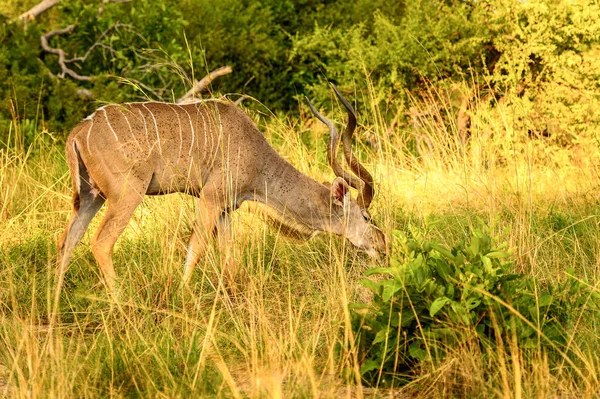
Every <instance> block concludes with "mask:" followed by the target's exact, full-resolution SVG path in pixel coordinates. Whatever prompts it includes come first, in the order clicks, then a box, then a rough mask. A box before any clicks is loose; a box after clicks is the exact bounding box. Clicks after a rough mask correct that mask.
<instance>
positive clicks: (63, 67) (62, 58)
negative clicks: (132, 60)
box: [40, 23, 131, 82]
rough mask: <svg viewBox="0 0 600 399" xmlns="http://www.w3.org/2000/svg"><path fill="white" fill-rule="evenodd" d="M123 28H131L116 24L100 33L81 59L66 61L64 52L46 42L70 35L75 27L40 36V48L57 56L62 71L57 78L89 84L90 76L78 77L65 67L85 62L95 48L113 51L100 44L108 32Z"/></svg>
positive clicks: (70, 26) (75, 58) (71, 26)
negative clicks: (67, 76) (55, 37)
mask: <svg viewBox="0 0 600 399" xmlns="http://www.w3.org/2000/svg"><path fill="white" fill-rule="evenodd" d="M123 27H126V28H131V26H129V25H125V24H121V23H116V24H113V25H111V26H110V27H108V28H107V29H106V30H105V31H104V32H102V34H100V36H99V37H98V40H96V42H95V43H94V44H92V45H91V46H90V48H88V49H87V51H86V52H85V54H84V55H83V56H81V57H73V58H69V59H67V57H66V54H65V51H64V50H63V49H61V48H54V47H50V45H49V44H48V41H49V40H50V39H51V38H52V37H54V36H58V35H65V34H69V33H72V32H73V30H74V29H75V25H69V26H67V27H66V28H64V29H58V30H53V31H52V32H48V33H46V34H45V35H42V37H41V39H40V41H41V44H42V48H43V49H44V51H46V52H47V53H50V54H56V55H58V64H59V65H60V68H61V71H62V72H61V73H60V74H58V77H59V78H64V77H65V75H69V76H71V77H72V78H73V79H77V80H80V81H83V82H89V81H91V80H92V77H91V76H82V75H79V74H78V73H77V72H75V71H73V70H72V69H71V68H69V67H68V66H67V64H70V63H73V62H85V61H86V60H87V58H88V57H89V56H90V54H91V53H92V51H93V50H94V49H95V48H96V47H107V48H108V49H109V50H110V51H111V52H112V51H114V50H113V49H112V47H110V46H106V45H104V44H103V43H102V39H104V38H105V37H106V36H107V35H108V33H109V32H110V31H112V30H116V29H119V28H123Z"/></svg>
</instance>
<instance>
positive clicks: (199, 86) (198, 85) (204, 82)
mask: <svg viewBox="0 0 600 399" xmlns="http://www.w3.org/2000/svg"><path fill="white" fill-rule="evenodd" d="M230 73H231V67H230V66H224V67H221V68H219V69H215V70H214V71H212V72H210V73H209V74H208V75H206V76H205V77H203V78H202V79H201V80H200V81H197V82H194V85H193V86H192V88H191V89H189V90H188V92H187V93H185V94H184V95H183V97H181V98H180V99H178V100H177V104H183V103H186V102H189V101H191V100H192V99H193V98H194V96H195V95H196V94H198V93H200V92H202V91H204V90H206V89H207V88H208V86H209V85H210V84H211V83H212V81H213V80H215V79H216V78H218V77H219V76H223V75H227V74H230Z"/></svg>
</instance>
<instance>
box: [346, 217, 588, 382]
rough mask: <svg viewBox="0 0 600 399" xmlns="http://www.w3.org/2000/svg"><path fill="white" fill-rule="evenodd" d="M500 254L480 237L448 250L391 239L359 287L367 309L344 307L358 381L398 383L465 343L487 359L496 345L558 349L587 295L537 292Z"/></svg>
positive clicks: (568, 284) (580, 289) (575, 286)
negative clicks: (385, 260)
mask: <svg viewBox="0 0 600 399" xmlns="http://www.w3.org/2000/svg"><path fill="white" fill-rule="evenodd" d="M504 247H505V245H500V246H495V245H494V243H493V240H492V238H491V237H490V236H489V235H488V234H487V233H486V231H485V229H477V230H474V231H473V232H472V235H471V237H470V240H468V241H464V242H460V243H458V244H457V245H455V246H454V247H453V248H452V249H448V248H446V247H445V246H443V245H441V244H439V243H437V242H434V241H428V240H426V239H425V236H424V233H423V232H422V231H420V230H417V229H414V228H413V229H411V236H410V238H409V237H406V236H405V235H404V234H403V233H401V232H399V231H396V232H395V243H394V255H393V257H392V259H391V263H390V266H389V267H379V268H374V269H371V270H369V271H368V272H367V275H369V276H377V278H375V279H373V278H371V279H364V280H362V284H363V285H364V286H365V287H366V288H368V289H369V290H370V291H371V292H372V293H373V295H374V299H373V301H372V302H371V303H369V304H365V303H358V304H352V305H351V311H352V315H353V328H354V330H355V331H356V332H357V334H358V348H359V356H360V357H359V359H360V361H361V363H362V366H361V369H360V372H361V375H362V377H363V378H364V379H365V381H366V382H369V383H372V384H380V383H386V382H390V381H392V380H401V381H403V378H404V381H406V378H410V370H411V369H413V368H414V367H416V366H417V365H418V364H419V363H421V362H425V361H428V362H431V361H433V362H435V361H436V360H440V359H443V358H444V356H445V355H446V354H447V353H448V352H449V351H451V350H452V349H453V348H457V347H458V345H459V344H461V343H466V342H467V341H471V342H472V341H473V340H475V342H478V343H479V344H480V345H481V346H482V347H486V346H487V347H488V348H491V349H492V352H493V351H494V348H495V346H496V345H497V344H498V342H499V341H500V340H502V341H505V342H506V341H508V342H515V340H516V342H517V343H518V345H519V347H520V348H522V349H524V350H526V349H530V348H539V347H541V348H543V350H547V351H549V352H550V351H553V350H562V349H565V344H566V342H567V338H568V337H567V331H569V330H568V328H569V322H570V317H569V315H573V314H577V313H576V312H575V310H577V309H580V308H581V307H582V306H583V305H585V304H588V305H589V303H588V301H589V300H590V297H589V296H590V295H592V294H590V293H587V294H588V296H586V295H583V293H584V288H585V287H586V285H585V284H584V283H582V282H579V281H578V280H576V279H575V278H573V277H571V276H569V278H568V279H567V280H566V281H565V282H563V283H559V284H556V285H548V286H547V287H545V288H544V287H543V286H542V284H540V282H539V281H536V280H535V279H533V278H530V277H526V276H523V275H517V274H512V273H511V272H510V270H511V269H512V264H511V263H510V262H509V261H508V258H509V257H510V254H509V252H507V251H505V249H504ZM382 277H386V278H382ZM593 298H594V300H596V301H597V299H598V295H597V293H596V294H594V296H593ZM596 304H597V303H596ZM401 374H403V375H404V377H402V378H401V377H400V375H401ZM406 376H408V377H406Z"/></svg>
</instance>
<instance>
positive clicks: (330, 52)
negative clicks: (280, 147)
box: [0, 0, 600, 145]
mask: <svg viewBox="0 0 600 399" xmlns="http://www.w3.org/2000/svg"><path fill="white" fill-rule="evenodd" d="M5 9H15V10H16V9H18V7H12V8H11V7H5ZM23 11H24V10H19V11H18V12H23ZM599 11H600V10H598V5H597V4H595V3H593V2H591V1H589V0H580V1H550V0H535V1H528V2H519V1H515V0H504V1H501V2H492V1H477V2H475V1H467V0H450V1H441V0H436V1H422V0H420V1H417V2H404V1H399V2H389V1H382V0H377V1H363V0H360V1H356V2H351V3H348V2H344V1H341V0H284V1H275V0H260V1H252V2H251V1H247V0H223V1H218V2H215V1H209V0H178V1H175V0H161V1H150V0H132V1H129V2H114V3H113V2H103V1H100V0H96V1H81V0H73V1H68V2H61V3H59V5H58V6H56V7H54V8H52V9H51V10H50V11H48V12H46V13H45V14H43V15H41V16H40V17H38V18H37V19H36V20H35V21H32V22H29V23H28V24H27V29H24V28H23V25H22V23H20V22H18V21H16V20H14V19H11V18H12V17H14V16H11V17H9V16H5V17H3V21H4V22H5V23H3V24H2V27H0V77H1V78H2V79H1V81H0V93H1V94H2V100H1V101H0V132H1V133H0V139H1V140H2V141H6V137H7V135H8V132H10V130H11V129H15V128H16V127H17V126H20V127H23V126H25V125H26V126H31V127H32V128H34V127H35V128H40V127H41V125H42V123H43V124H44V127H46V128H47V129H49V130H50V131H56V132H59V133H60V134H59V136H64V135H65V134H66V132H67V131H68V130H69V129H70V128H71V127H72V126H73V125H74V124H76V123H77V121H78V120H79V119H80V118H81V117H83V116H84V115H85V114H87V113H89V112H90V111H91V110H92V109H93V108H94V107H96V106H97V105H98V104H101V103H104V102H123V101H136V100H140V99H154V100H163V101H172V100H173V99H176V98H178V97H179V96H181V95H182V94H183V93H185V91H186V90H187V89H189V87H190V85H191V84H192V81H193V79H198V78H201V77H202V76H204V75H205V74H206V73H207V72H208V71H210V70H212V69H215V68H217V67H221V66H224V65H231V66H232V67H233V73H232V74H231V75H228V76H226V77H224V78H220V79H219V80H217V81H215V82H214V83H213V86H212V87H213V89H214V90H215V91H216V92H220V93H246V94H248V95H251V96H253V97H255V98H256V99H258V100H259V101H260V102H262V103H263V104H265V105H266V106H267V107H269V108H271V109H274V110H281V111H290V110H292V111H296V110H297V100H298V99H299V98H301V95H303V94H306V93H310V95H311V96H312V97H313V98H314V99H315V100H316V102H317V103H319V102H323V101H325V100H328V99H329V98H330V97H329V92H328V88H327V85H326V82H327V81H328V80H330V81H334V82H336V83H337V84H338V86H339V87H341V88H342V89H343V90H344V89H345V90H350V89H352V90H354V91H359V92H370V93H371V94H374V95H375V96H376V98H374V100H375V101H376V102H377V103H381V104H384V105H386V107H385V108H384V109H389V108H396V109H397V108H400V109H403V108H407V107H408V105H409V98H410V97H411V96H414V95H416V96H418V95H419V93H420V92H421V91H423V90H424V88H426V87H428V86H429V85H432V84H433V85H437V86H439V87H449V86H450V85H452V84H454V83H455V82H466V83H467V85H468V86H471V87H473V88H475V89H474V91H476V92H480V93H481V92H489V93H491V94H492V95H491V96H488V97H486V99H487V100H489V99H492V100H495V101H497V100H499V99H502V98H505V99H506V100H507V101H506V103H505V104H504V103H503V104H502V106H504V107H509V108H510V107H512V108H510V109H511V112H514V113H515V115H517V122H519V121H522V122H521V123H522V128H523V129H526V130H527V131H529V132H530V133H531V134H532V135H534V136H536V135H537V136H539V137H551V140H553V143H556V144H557V145H568V144H569V143H572V142H573V140H579V138H574V135H577V134H579V133H581V132H582V131H583V130H585V128H586V125H587V124H589V123H590V122H593V123H596V122H598V121H599V119H598V118H599V115H598V111H597V109H598V107H596V102H597V100H598V92H599V88H598V84H599V83H598V82H599V81H600V79H599V77H600V76H599V74H600V66H599V65H600V64H599V62H600V61H598V60H599V57H598V55H599V54H598V51H599V47H598V46H599V34H598V32H600V29H598V28H599V27H600V26H599V25H600V17H599V16H600V12H599ZM69 25H73V26H74V29H73V31H72V32H71V33H69V34H63V35H56V36H53V37H51V38H50V40H49V45H50V46H51V47H54V48H61V49H63V50H64V51H65V53H66V55H67V58H70V59H72V58H76V57H84V56H85V59H81V60H79V61H75V62H72V63H69V64H68V66H69V67H70V68H71V69H73V70H74V71H75V72H77V73H78V74H79V75H82V76H89V77H92V78H93V79H92V80H91V81H89V82H87V81H77V80H75V79H73V78H71V77H69V76H64V77H63V76H61V67H60V65H59V64H58V57H57V56H56V55H54V54H49V53H48V52H45V51H43V49H42V47H41V45H40V37H41V36H42V35H43V34H45V33H48V32H50V31H53V30H57V29H62V28H65V27H67V26H69ZM481 88H484V89H483V90H482V89H481ZM82 89H84V90H82ZM82 94H83V95H82ZM90 97H91V99H90ZM357 101H358V102H359V104H360V103H361V102H363V101H367V100H364V99H362V98H361V97H360V96H358V100H357ZM390 104H392V105H393V106H392V107H390ZM492 106H493V107H495V106H496V105H494V104H492ZM387 117H389V118H392V117H394V115H387ZM11 126H12V127H11ZM578 137H579V136H578ZM587 140H589V137H588V139H587ZM580 141H581V140H580ZM584 141H585V140H584Z"/></svg>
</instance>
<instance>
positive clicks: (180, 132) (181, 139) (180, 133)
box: [169, 104, 183, 162]
mask: <svg viewBox="0 0 600 399" xmlns="http://www.w3.org/2000/svg"><path fill="white" fill-rule="evenodd" d="M169 108H171V110H172V111H173V112H174V113H175V115H176V116H177V124H178V125H179V154H178V155H177V161H176V162H179V160H180V159H181V150H182V148H183V131H182V129H181V118H180V117H179V112H177V110H176V109H175V108H173V105H172V104H169Z"/></svg>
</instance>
